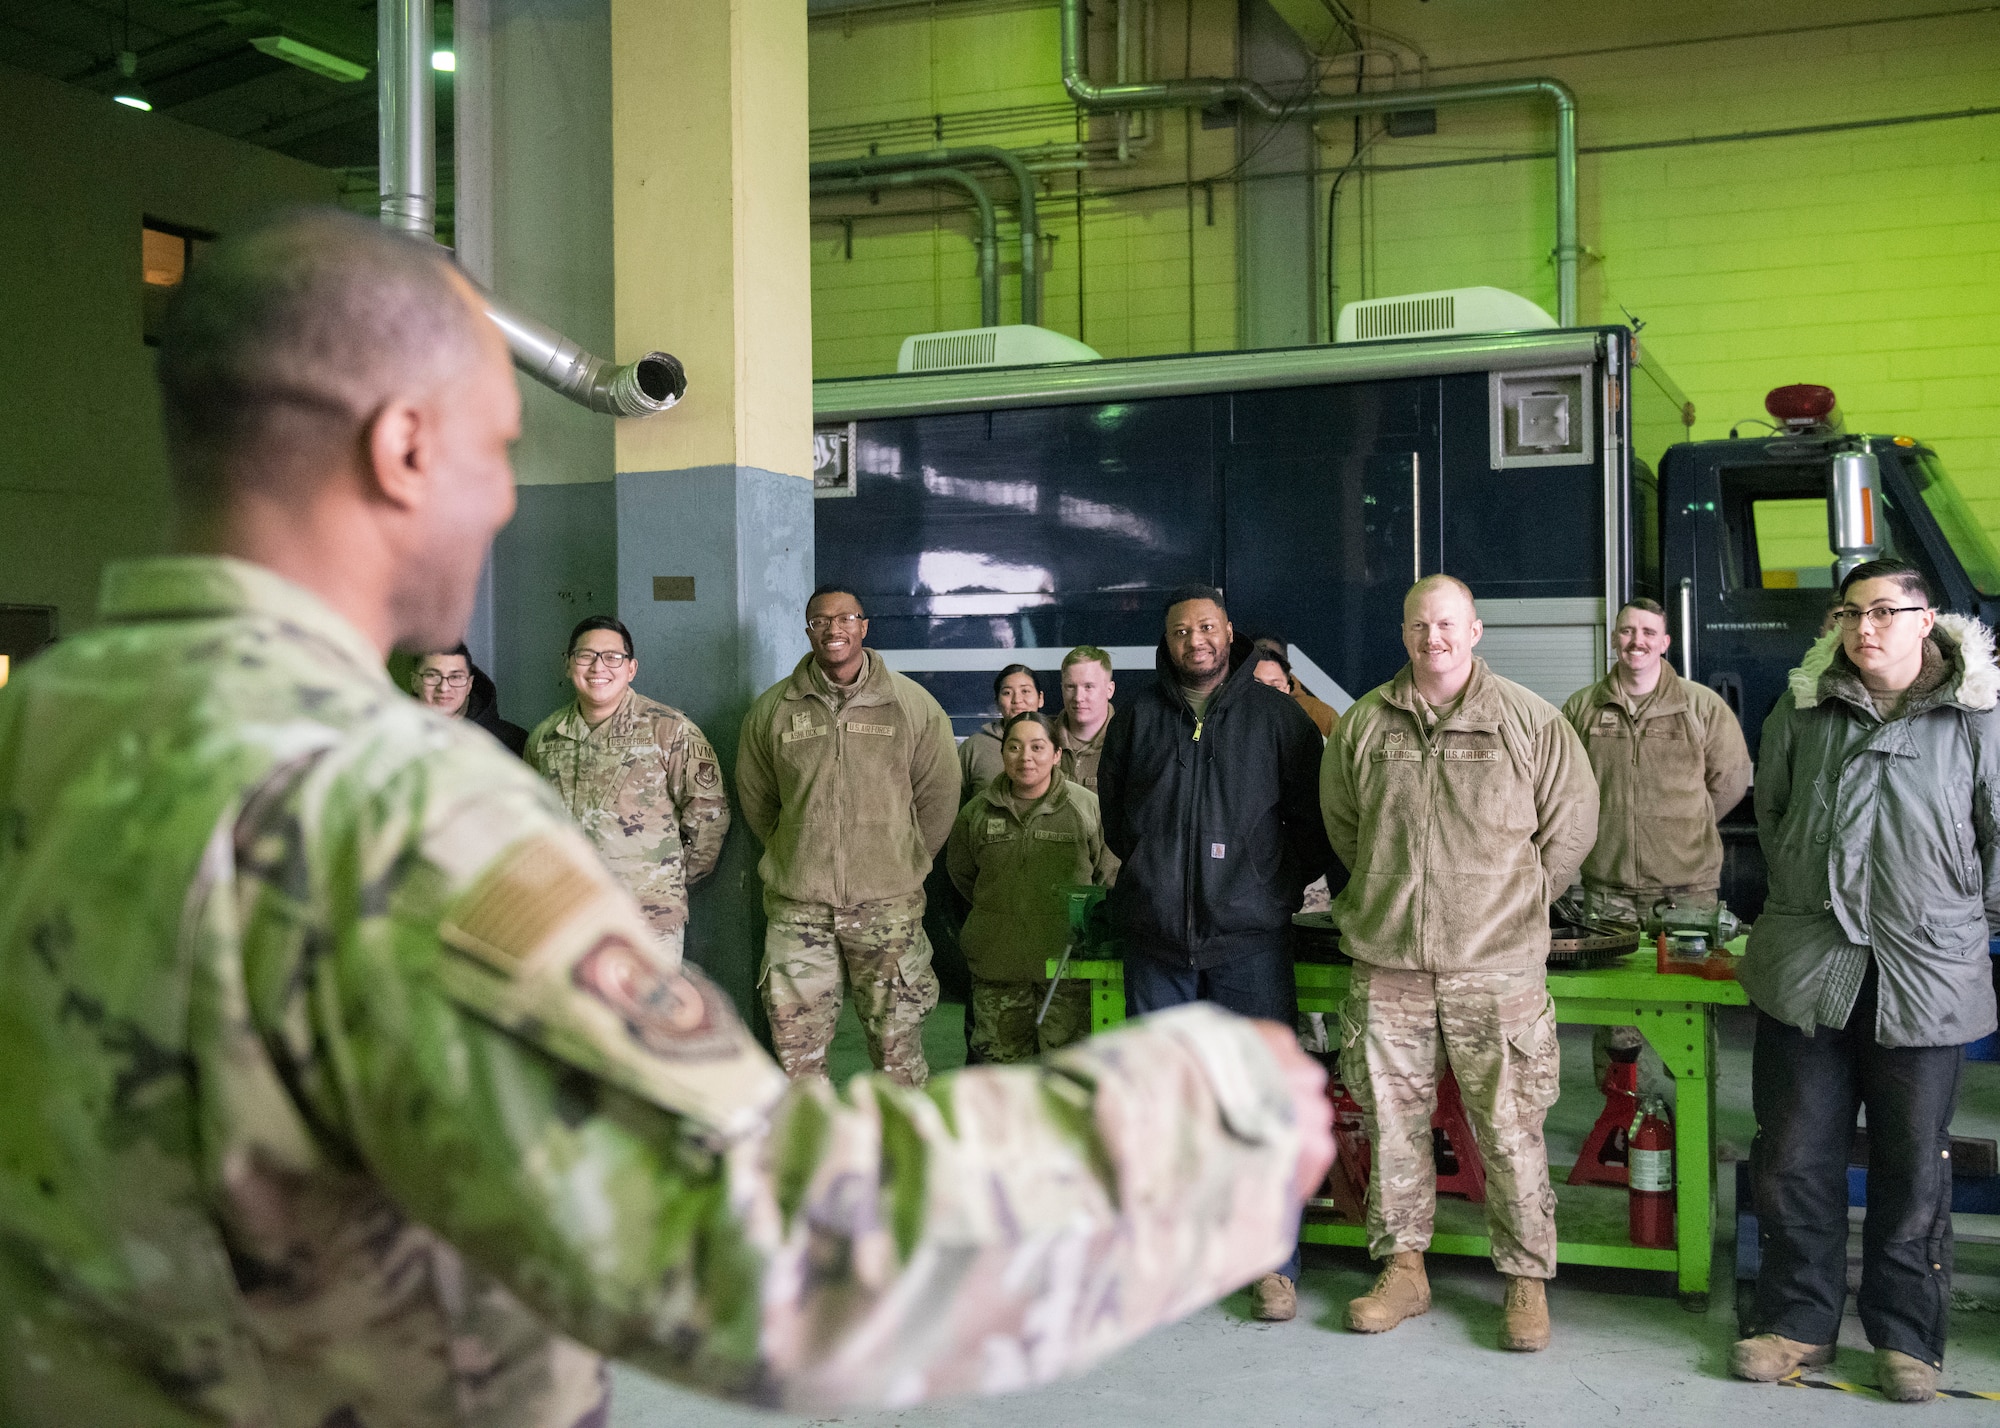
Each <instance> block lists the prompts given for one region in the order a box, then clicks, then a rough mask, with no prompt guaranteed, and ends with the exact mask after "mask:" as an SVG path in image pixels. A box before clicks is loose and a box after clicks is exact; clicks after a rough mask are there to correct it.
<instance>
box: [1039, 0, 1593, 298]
mask: <svg viewBox="0 0 2000 1428" xmlns="http://www.w3.org/2000/svg"><path fill="white" fill-rule="evenodd" d="M1061 5H1062V81H1063V88H1064V89H1066V90H1068V91H1069V96H1070V98H1071V99H1073V100H1075V101H1076V102H1077V104H1078V105H1080V106H1081V107H1083V108H1085V109H1105V110H1121V109H1212V108H1214V107H1216V106H1218V105H1223V104H1238V105H1243V106H1247V107H1248V108H1250V109H1254V110H1255V111H1256V112H1257V114H1258V115H1259V116H1260V117H1262V118H1264V119H1268V120H1272V121H1283V120H1286V119H1322V118H1327V117H1330V116H1333V115H1336V114H1374V113H1384V112H1389V111H1399V110H1404V109H1437V108H1446V107H1449V106H1451V105H1455V104H1474V103H1484V102H1486V101H1489V100H1496V99H1546V100H1549V101H1550V102H1551V103H1552V104H1554V106H1555V111H1556V248H1555V259H1556V321H1557V322H1559V323H1560V324H1561V325H1562V326H1564V327H1574V326H1575V325H1576V321H1577V310H1576V256H1577V245H1576V95H1575V94H1573V93H1572V92H1571V91H1570V88H1569V86H1568V85H1566V84H1564V83H1563V82H1562V81H1561V80H1558V79H1496V80H1492V81H1489V82H1487V83H1483V84H1447V85H1439V86H1436V87H1433V88H1427V89H1382V90H1374V91H1372V92H1369V93H1365V94H1314V95H1311V96H1309V97H1307V98H1305V99H1301V100H1299V101H1297V102H1295V103H1287V102H1285V101H1284V100H1282V99H1279V98H1278V97H1276V96H1275V95H1273V94H1272V93H1271V92H1270V91H1269V90H1268V89H1266V88H1264V86H1263V85H1261V84H1258V83H1256V82H1255V81H1254V80H1248V79H1240V78H1229V79H1167V80H1158V81H1155V82H1152V83H1147V84H1097V83H1094V82H1093V81H1092V80H1091V78H1090V75H1089V73H1088V71H1087V69H1086V66H1085V54H1084V52H1085V33H1084V18H1085V17H1084V0H1061Z"/></svg>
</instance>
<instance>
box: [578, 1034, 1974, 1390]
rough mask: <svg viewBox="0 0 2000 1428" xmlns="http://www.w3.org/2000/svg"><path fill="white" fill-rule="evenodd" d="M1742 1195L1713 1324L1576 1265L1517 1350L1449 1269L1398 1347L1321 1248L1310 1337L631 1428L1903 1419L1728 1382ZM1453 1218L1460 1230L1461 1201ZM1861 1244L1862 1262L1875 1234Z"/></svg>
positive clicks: (1727, 1241) (1567, 1101) (1558, 1119)
mask: <svg viewBox="0 0 2000 1428" xmlns="http://www.w3.org/2000/svg"><path fill="white" fill-rule="evenodd" d="M960 1016H961V1009H960V1008H958V1007H957V1006H954V1005H950V1004H947V1005H945V1006H941V1007H940V1008H939V1009H938V1012H937V1013H936V1014H935V1015H934V1016H933V1017H932V1018H931V1022H930V1024H929V1026H928V1027H927V1028H926V1036H925V1040H926V1043H927V1045H928V1046H929V1047H930V1048H931V1051H932V1064H933V1066H934V1067H937V1068H940V1069H942V1068H944V1067H947V1066H949V1065H952V1064H955V1063H956V1061H957V1060H958V1059H959V1055H960V1048H961V1046H962V1043H961V1042H960V1040H959V1026H960ZM1749 1033H1750V1022H1749V1018H1748V1016H1747V1014H1744V1013H1740V1012H1731V1013H1729V1015H1728V1019H1727V1020H1726V1021H1725V1024H1724V1026H1723V1030H1722V1056H1723V1062H1722V1071H1721V1083H1720V1101H1721V1105H1720V1106H1719V1107H1718V1138H1719V1141H1720V1144H1721V1148H1722V1154H1723V1155H1724V1156H1726V1157H1740V1156H1741V1155H1742V1154H1743V1153H1745V1152H1747V1150H1748V1148H1749V1144H1750V1136H1751V1131H1752V1122H1751V1118H1750V1110H1749V1097H1750V1089H1749V1088H1750V1081H1749V1070H1750V1056H1749ZM865 1061H866V1058H865V1054H864V1053H863V1052H862V1049H861V1043H860V1036H859V1028H858V1027H855V1026H854V1025H853V1024H852V1019H851V1016H850V1018H849V1019H848V1021H847V1022H846V1023H844V1025H843V1030H842V1035H841V1037H840V1039H839V1040H838V1041H837V1042H836V1051H835V1057H834V1064H835V1067H836V1069H837V1070H846V1071H851V1070H853V1069H858V1068H859V1067H860V1066H861V1065H864V1064H865ZM1563 1064H1564V1075H1563V1088H1564V1094H1563V1098H1562V1100H1561V1101H1560V1102H1559V1103H1558V1104H1557V1106H1556V1108H1555V1110H1554V1111H1553V1112H1552V1113H1551V1114H1550V1118H1549V1143H1550V1159H1551V1161H1552V1163H1554V1164H1555V1165H1556V1180H1557V1186H1558V1194H1561V1193H1563V1192H1562V1187H1561V1181H1562V1177H1563V1176H1564V1175H1565V1174H1566V1173H1567V1168H1568V1165H1569V1163H1570V1161H1571V1160H1572V1159H1574V1157H1575V1155H1576V1152H1577V1149H1578V1147H1579V1146H1580V1145H1581V1143H1582V1139H1583V1136H1584V1134H1585V1132H1586V1131H1587V1130H1588V1129H1589V1127H1590V1124H1591V1122H1592V1120H1593V1119H1594V1118H1595V1116H1596V1113H1597V1110H1598V1108H1599V1105H1600V1099H1599V1097H1598V1096H1597V1095H1596V1094H1595V1093H1594V1091H1593V1090H1592V1088H1591V1086H1590V1030H1589V1028H1587V1027H1566V1028H1564V1030H1563ZM1954 1129H1955V1130H1956V1131H1957V1132H1958V1133H1959V1134H1961V1135H1980V1136H2000V1064H1984V1063H1973V1064H1970V1065H1968V1066H1967V1068H1966V1080H1965V1093H1964V1095H1963V1097H1962V1100H1961V1107H1960V1111H1959V1115H1958V1118H1957V1121H1956V1123H1955V1125H1954ZM1720 1181H1721V1190H1720V1193H1721V1197H1722V1198H1721V1204H1720V1205H1719V1206H1718V1210H1717V1218H1718V1225H1717V1246H1718V1248H1717V1254H1716V1261H1715V1294H1714V1296H1713V1298H1712V1300H1711V1303H1710V1307H1709V1310H1708V1312H1707V1313H1706V1314H1705V1315H1695V1314H1690V1313H1688V1312H1686V1311H1684V1310H1683V1309H1682V1308H1681V1307H1680V1306H1679V1304H1678V1302H1677V1301H1676V1300H1675V1299H1674V1297H1673V1295H1672V1293H1671V1282H1670V1281H1669V1280H1668V1278H1667V1277H1666V1276H1664V1275H1652V1274H1643V1273H1632V1272H1625V1271H1618V1270H1608V1269H1589V1268H1567V1267H1566V1268H1565V1269H1564V1270H1563V1272H1562V1274H1561V1276H1560V1277H1559V1278H1558V1279H1557V1280H1556V1281H1555V1283H1554V1284H1553V1285H1552V1286H1551V1287H1550V1296H1549V1302H1550V1308H1551V1310H1552V1313H1553V1318H1554V1325H1555V1343H1554V1345H1553V1346H1552V1347H1551V1348H1550V1349H1549V1350H1548V1351H1547V1352H1545V1353H1541V1354H1532V1355H1520V1354H1507V1353H1502V1352H1500V1351H1499V1350H1498V1349H1496V1348H1494V1347H1493V1345H1494V1342H1495V1338H1496V1335H1497V1333H1498V1330H1499V1322H1500V1295H1501V1282H1500V1280H1499V1278H1498V1276H1496V1275H1495V1274H1494V1273H1493V1271H1492V1268H1491V1266H1490V1265H1487V1264H1486V1263H1484V1262H1483V1261H1473V1260H1467V1259H1458V1258H1451V1257H1445V1256H1433V1257H1432V1259H1431V1261H1430V1274H1431V1286H1432V1293H1433V1300H1434V1307H1433V1308H1432V1310H1431V1312H1430V1314H1428V1315H1427V1316H1425V1317H1423V1318H1421V1319H1416V1320H1412V1321H1410V1322H1409V1323H1406V1324H1404V1325H1402V1326H1401V1327H1400V1328H1398V1329H1396V1330H1395V1331H1394V1332H1392V1333H1389V1334H1385V1335H1382V1336H1380V1337H1363V1336H1360V1335H1356V1334H1351V1333H1348V1332H1347V1331H1346V1330H1345V1329H1344V1328H1343V1327H1342V1312H1343V1310H1344V1308H1345V1305H1346V1301H1347V1300H1348V1299H1349V1298H1351V1297H1353V1296H1354V1295H1356V1294H1359V1293H1362V1292H1364V1291H1365V1289H1366V1288H1367V1286H1368V1284H1369V1282H1370V1280H1371V1278H1372V1266H1371V1265H1370V1264H1369V1262H1368V1260H1367V1259H1366V1257H1365V1256H1364V1255H1362V1254H1361V1252H1359V1251H1348V1250H1322V1249H1310V1250H1308V1252H1307V1254H1308V1257H1307V1260H1306V1270H1305V1278H1304V1282H1303V1283H1302V1284H1301V1286H1300V1304H1299V1317H1298V1318H1297V1319H1296V1320H1294V1321H1293V1322H1291V1323H1289V1324H1259V1323H1257V1322H1255V1321H1254V1320H1252V1319H1251V1318H1250V1317H1249V1305H1248V1302H1247V1297H1246V1296H1244V1295H1240V1294H1239V1295H1236V1296H1233V1297H1232V1298H1230V1299H1228V1300H1225V1301H1224V1302H1223V1303H1221V1304H1219V1305H1216V1306H1214V1307H1212V1308H1209V1309H1206V1310H1203V1311H1202V1312H1201V1313H1199V1314H1196V1315H1194V1316H1193V1317H1191V1318H1189V1319H1187V1320H1185V1321H1183V1322H1182V1323H1179V1324H1175V1325H1172V1326H1170V1327H1168V1328H1165V1329H1161V1330H1158V1331H1156V1332H1155V1333H1153V1334H1151V1335H1149V1336H1148V1337H1147V1338H1145V1339H1143V1340H1141V1341H1140V1342H1139V1343H1138V1344H1136V1345H1134V1346H1133V1347H1131V1348H1129V1349H1127V1350H1126V1351H1125V1352H1124V1353H1123V1354H1120V1355H1118V1356H1117V1357H1115V1358H1113V1359H1112V1360H1111V1361H1110V1362H1108V1363H1105V1364H1102V1365H1100V1366H1099V1367H1098V1368H1096V1369H1095V1370H1093V1371H1092V1372H1090V1373H1088V1374H1085V1375H1084V1376H1083V1377H1081V1378H1078V1379H1074V1380H1071V1381H1068V1382H1064V1383H1059V1384H1055V1385H1051V1386H1049V1387H1047V1388H1043V1389H1039V1390H1036V1391H1034V1392H1032V1393H1025V1394H1017V1395H1012V1396H1009V1397H1004V1398H994V1399H976V1400H960V1401H953V1402H946V1403H940V1404H928V1405H924V1406H922V1407H919V1408H914V1409H905V1410H900V1411H893V1412H884V1413H858V1414H853V1415H850V1416H847V1417H843V1418H838V1419H812V1420H808V1419H801V1418H792V1417H785V1416H779V1415H772V1414H765V1413H760V1412H757V1411H755V1410H750V1409H743V1408H737V1407H733V1406H730V1405H726V1404H718V1403H714V1402H711V1401H709V1400H705V1399H702V1398H699V1397H697V1396H696V1395H694V1394H690V1393H685V1392H683V1391H681V1390H679V1389H675V1388H672V1387H669V1386H667V1385H664V1384H662V1383H660V1382H658V1381H657V1380H654V1379H650V1378H647V1377H646V1376H645V1375H643V1374H639V1373H634V1372H630V1371H626V1370H620V1371H619V1374H618V1387H617V1392H616V1397H615V1399H614V1404H613V1411H612V1415H611V1423H612V1428H665V1425H668V1424H672V1425H674V1428H750V1425H759V1428H775V1425H781V1424H801V1425H802V1424H806V1423H809V1422H810V1423H822V1422H839V1423H845V1424H855V1425H866V1426H867V1428H890V1425H896V1428H943V1425H952V1428H1001V1426H1002V1425H1005V1428H1016V1425H1022V1424H1033V1425H1036V1428H1068V1425H1072V1424H1079V1425H1080V1424H1089V1425H1090V1428H1163V1425H1168V1424H1171V1425H1173V1426H1174V1428H1208V1425H1215V1428H1248V1426H1249V1425H1256V1428H1265V1425H1269V1428H1290V1425H1294V1424H1297V1425H1302V1428H1303V1425H1314V1428H1318V1425H1323V1424H1326V1423H1328V1422H1338V1421H1350V1422H1368V1421H1375V1422H1382V1423H1390V1424H1405V1423H1407V1424H1422V1425H1425V1428H1457V1426H1458V1425H1491V1428H1513V1425H1523V1428H1525V1425H1531V1424H1532V1425H1542V1424H1577V1425H1600V1424H1608V1423H1611V1422H1613V1421H1623V1422H1634V1423H1643V1424H1645V1425H1646V1428H1681V1426H1682V1425H1686V1428H1712V1425H1714V1424H1716V1423H1717V1422H1718V1421H1726V1419H1728V1418H1731V1417H1734V1416H1736V1415H1743V1414H1755V1415H1757V1419H1758V1421H1759V1423H1760V1424H1768V1425H1785V1424H1792V1423H1798V1424H1806V1423H1811V1424H1820V1425H1838V1424H1844V1423H1850V1422H1860V1421H1863V1420H1870V1421H1873V1420H1878V1419H1880V1418H1882V1417H1883V1416H1884V1415H1893V1414H1896V1413H1898V1412H1899V1411H1902V1410H1901V1409H1900V1408H1899V1406H1898V1405H1892V1404H1887V1403H1884V1402H1883V1401H1882V1400H1880V1399H1879V1398H1877V1397H1875V1396H1874V1395H1873V1394H1872V1393H1841V1392H1829V1391H1815V1390H1812V1389H1807V1388H1792V1387H1778V1386H1764V1385H1751V1384H1743V1383H1738V1382H1736V1381H1735V1380H1733V1379H1731V1378H1730V1377H1729V1376H1728V1367H1727V1359H1728V1350H1729V1345H1730V1342H1731V1341H1732V1340H1733V1339H1734V1338H1735V1337H1736V1321H1735V1304H1734V1295H1733V1293H1732V1283H1731V1282H1732V1277H1733V1273H1734V1261H1733V1255H1734V1248H1733V1245H1734V1239H1733V1235H1734V1218H1733V1217H1734V1213H1735V1209H1734V1198H1735V1196H1734V1176H1733V1167H1732V1166H1728V1165H1725V1166H1724V1167H1723V1173H1722V1174H1721V1176H1720ZM1467 1208H1469V1207H1467ZM1446 1213H1447V1214H1448V1215H1449V1214H1452V1213H1453V1207H1452V1206H1451V1203H1450V1202H1446ZM1460 1213H1462V1212H1460ZM1857 1213H1858V1212H1857ZM1857 1230H1858V1221H1857ZM1958 1230H1959V1235H1960V1244H1959V1248H1958V1256H1957V1274H1956V1279H1955V1287H1956V1290H1957V1294H1956V1295H1955V1297H1956V1298H1957V1299H1958V1300H1959V1301H1960V1304H1961V1307H1960V1308H1959V1309H1958V1310H1957V1311H1956V1312H1955V1313H1954V1315H1953V1320H1952V1342H1951V1345H1950V1347H1949V1350H1948V1352H1947V1357H1946V1362H1945V1377H1944V1386H1945V1387H1947V1388H1963V1389H1974V1390H1981V1391H1994V1392H2000V1217H1993V1218H1989V1217H1984V1216H1961V1217H1959V1218H1958ZM1976 1239H1991V1240H1992V1241H1993V1242H1992V1243H1978V1242H1975V1241H1976ZM1855 1244H1856V1249H1855V1251H1854V1253H1856V1254H1858V1244H1859V1238H1858V1234H1857V1237H1856V1240H1855ZM1989 1306H1990V1307H1989ZM1851 1308H1852V1302H1851V1301H1850V1310H1851ZM1812 1376H1813V1377H1815V1378H1820V1379H1829V1380H1839V1381H1843V1382H1849V1383H1856V1384H1861V1385H1867V1384H1870V1383H1872V1382H1873V1371H1872V1363H1871V1358H1870V1354H1869V1350H1868V1344H1867V1341H1866V1339H1865V1338H1864V1337H1863V1335H1862V1333H1861V1326H1860V1324H1859V1322H1858V1321H1857V1320H1856V1319H1854V1318H1853V1316H1852V1314H1851V1312H1850V1315H1849V1318H1848V1319H1847V1321H1846V1323H1845V1324H1844V1325H1843V1326H1842V1334H1841V1352H1840V1357H1839V1360H1838V1361H1837V1362H1836V1363H1835V1365H1834V1366H1833V1368H1832V1369H1830V1370H1827V1371H1824V1372H1821V1373H1817V1374H1814V1375H1812ZM1993 1411H1994V1408H1993V1406H1992V1405H1986V1404H1981V1403H1978V1402H1976V1401H1958V1402H1942V1403H1938V1404H1935V1405H1933V1406H1932V1407H1931V1409H1930V1414H1931V1416H1932V1417H1936V1416H1939V1415H1948V1416H1952V1417H1960V1416H1968V1415H1979V1416H1981V1417H1985V1416H1989V1415H1990V1414H1991V1413H1992V1412H1993Z"/></svg>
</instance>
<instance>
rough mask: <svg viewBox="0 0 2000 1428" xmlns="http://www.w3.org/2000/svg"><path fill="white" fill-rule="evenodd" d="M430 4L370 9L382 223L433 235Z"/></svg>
mask: <svg viewBox="0 0 2000 1428" xmlns="http://www.w3.org/2000/svg"><path fill="white" fill-rule="evenodd" d="M432 22H433V15H432V8H431V0H378V3H377V5H376V6H375V69H376V81H375V83H376V94H377V101H376V114H377V120H376V134H377V143H378V145H379V148H380V153H381V167H382V172H381V177H380V181H379V184H378V187H379V188H380V190H381V195H382V222H383V223H384V224H386V225H387V226H389V227H391V228H400V229H402V230H403V231H405V232H406V233H421V234H423V235H424V236H425V237H430V236H432V235H434V234H435V233H436V232H437V103H436V91H435V87H434V86H433V84H432V81H431V45H432V43H433V36H434V35H435V34H436V29H435V27H434V25H433V23H432Z"/></svg>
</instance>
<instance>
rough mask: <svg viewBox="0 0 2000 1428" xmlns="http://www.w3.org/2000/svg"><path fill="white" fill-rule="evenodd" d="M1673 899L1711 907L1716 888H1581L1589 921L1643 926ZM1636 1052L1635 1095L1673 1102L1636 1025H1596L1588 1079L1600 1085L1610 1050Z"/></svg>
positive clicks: (1660, 1066)
mask: <svg viewBox="0 0 2000 1428" xmlns="http://www.w3.org/2000/svg"><path fill="white" fill-rule="evenodd" d="M1663 897H1667V898H1673V899H1675V900H1676V901H1679V902H1704V903H1707V904H1709V905H1711V906H1713V905H1714V902H1715V897H1716V889H1715V888H1714V887H1713V886H1709V887H1697V886H1695V885H1693V884H1689V885H1688V886H1686V887H1672V888H1619V887H1611V886H1610V885H1608V884H1604V883H1585V884H1584V885H1583V915H1584V916H1585V917H1587V918H1591V919H1593V920H1595V919H1599V918H1604V919H1608V920H1610V921H1613V922H1636V923H1639V924H1642V925H1643V924H1644V923H1645V921H1646V919H1647V918H1649V917H1651V916H1652V915H1653V904H1654V903H1656V902H1658V901H1659V900H1660V899H1661V898H1663ZM1614 1049H1615V1050H1618V1051H1633V1050H1636V1051H1638V1053H1639V1093H1640V1094H1641V1095H1642V1096H1658V1097H1660V1098H1661V1099H1663V1100H1667V1101H1671V1100H1672V1099H1673V1084H1674V1078H1673V1077H1672V1075H1670V1074H1669V1073H1668V1071H1667V1068H1666V1066H1665V1064H1664V1063H1663V1062H1661V1060H1660V1055H1659V1053H1658V1052H1657V1051H1654V1050H1653V1048H1652V1047H1650V1046H1648V1045H1647V1044H1646V1038H1645V1037H1644V1036H1643V1035H1641V1034H1640V1031H1639V1028H1638V1027H1636V1026H1600V1027H1598V1028H1597V1030H1596V1031H1595V1032H1594V1033H1592V1035H1591V1038H1590V1060H1591V1072H1592V1075H1591V1080H1592V1082H1593V1084H1595V1085H1599V1086H1602V1085H1603V1084H1604V1073H1605V1071H1606V1070H1607V1069H1609V1067H1610V1065H1611V1053H1612V1051H1613V1050H1614Z"/></svg>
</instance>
